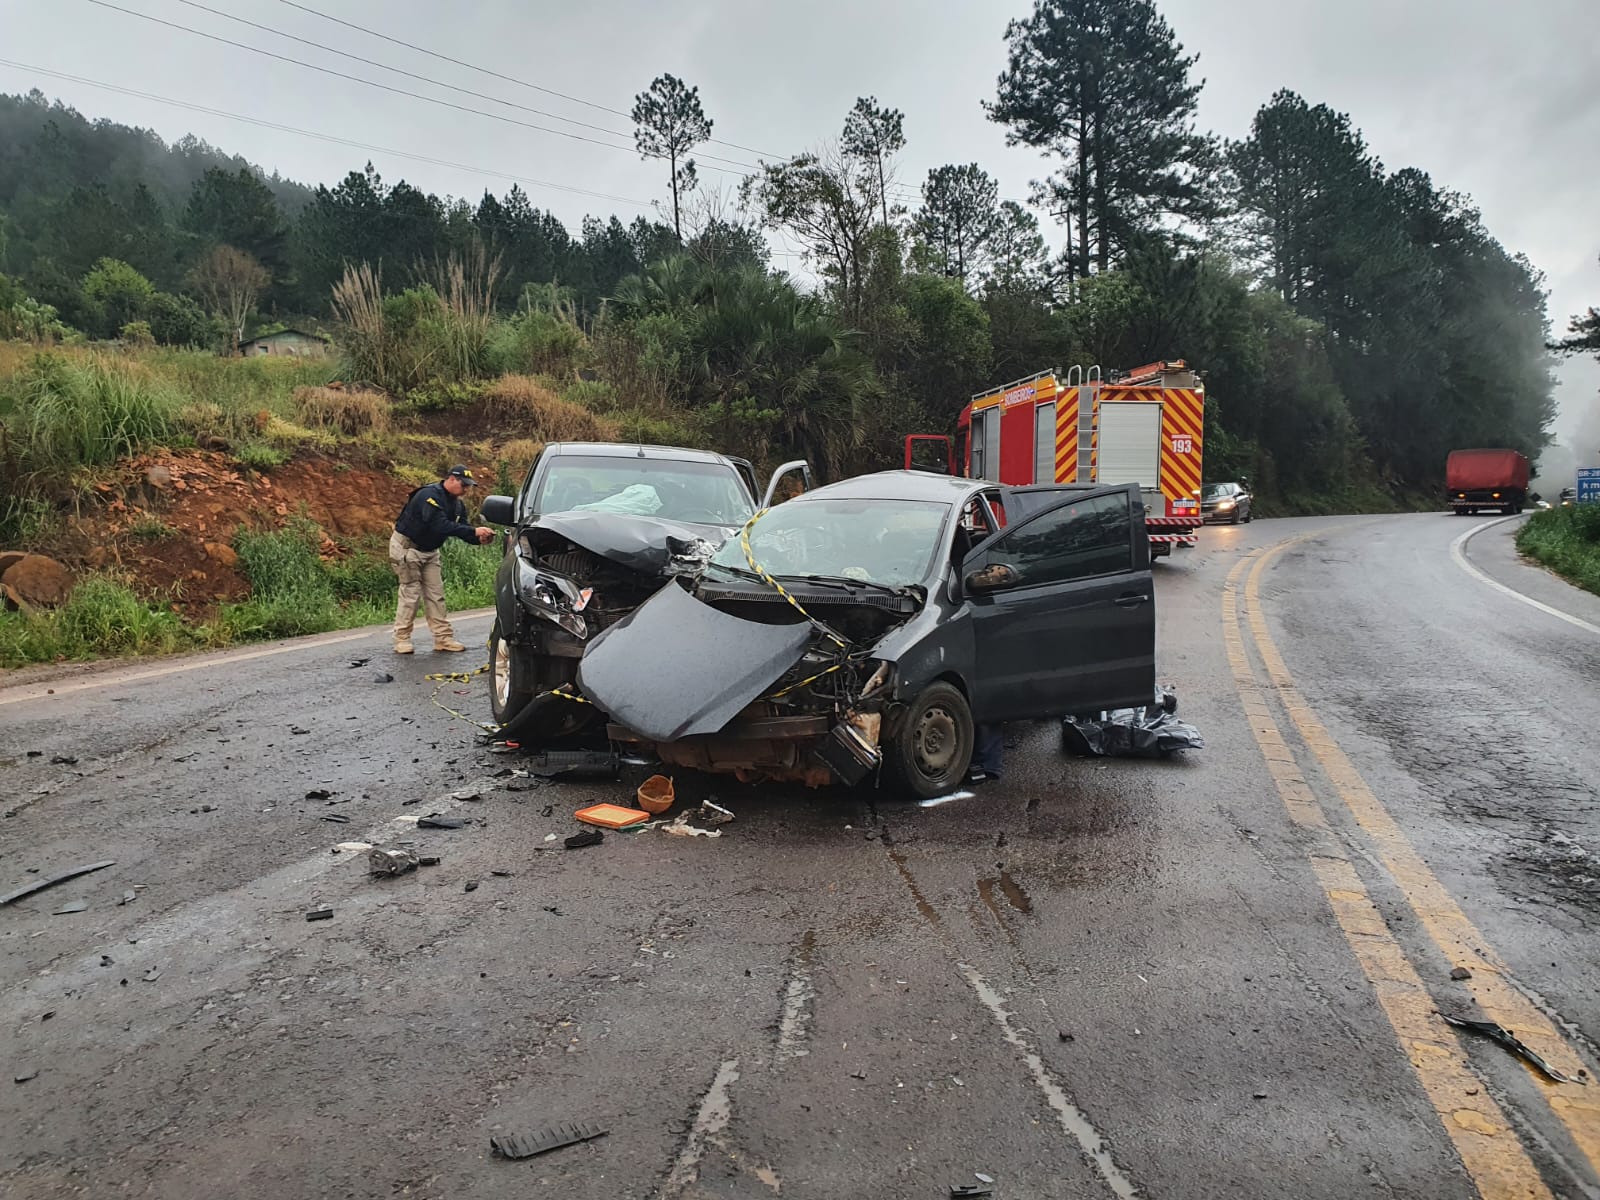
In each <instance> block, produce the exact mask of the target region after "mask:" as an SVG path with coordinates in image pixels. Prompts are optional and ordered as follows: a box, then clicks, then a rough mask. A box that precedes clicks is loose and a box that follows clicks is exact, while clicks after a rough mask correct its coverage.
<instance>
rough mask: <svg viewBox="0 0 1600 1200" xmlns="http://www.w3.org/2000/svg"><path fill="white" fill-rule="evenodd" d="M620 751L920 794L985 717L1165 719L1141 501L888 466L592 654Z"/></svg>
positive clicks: (755, 542) (728, 549)
mask: <svg viewBox="0 0 1600 1200" xmlns="http://www.w3.org/2000/svg"><path fill="white" fill-rule="evenodd" d="M576 666H577V671H576V689H577V690H576V694H577V695H579V696H581V697H583V698H584V699H585V700H586V701H588V702H589V703H590V704H591V705H592V706H593V707H594V708H595V709H596V710H601V711H604V712H605V713H606V714H607V717H608V724H607V732H608V735H609V736H610V738H611V740H612V741H614V742H617V743H621V744H623V745H628V746H631V747H634V748H636V749H637V750H639V751H641V752H644V753H648V754H653V755H655V756H656V757H658V758H659V759H660V760H662V761H663V762H666V763H670V764H675V765H680V766H686V767H694V768H699V769H701V770H708V771H721V772H730V773H733V774H736V775H738V776H739V777H740V778H741V779H745V780H748V781H757V780H776V779H787V780H799V781H803V782H805V783H809V784H824V783H829V782H834V781H843V782H847V783H855V782H859V781H861V780H863V779H866V778H868V777H869V776H872V775H874V774H875V773H879V772H881V774H882V775H883V776H884V777H885V778H886V780H887V781H888V782H890V783H891V784H892V785H894V786H895V787H896V788H897V789H899V790H902V791H905V792H908V793H910V794H912V795H914V796H918V797H925V798H926V797H933V796H938V795H941V794H944V793H946V792H948V791H950V790H951V789H952V788H954V787H955V786H957V785H958V784H959V783H960V781H961V780H962V779H963V777H964V776H965V773H966V770H967V767H968V763H969V760H970V758H971V754H972V747H973V738H974V722H975V721H984V722H999V721H1009V720H1017V719H1024V718H1033V717H1061V716H1065V715H1069V714H1089V713H1096V712H1099V711H1101V710H1106V709H1115V708H1123V707H1131V706H1135V705H1141V704H1146V703H1148V702H1149V698H1150V696H1151V694H1152V692H1153V690H1154V686H1155V602H1154V593H1153V589H1152V581H1151V575H1150V549H1149V543H1148V541H1147V540H1146V536H1145V531H1144V510H1143V503H1142V499H1141V497H1140V494H1139V489H1138V487H1137V486H1134V485H1127V486H1121V487H1094V486H1089V487H1083V486H1079V487H1058V486H1038V487H1024V488H1004V487H999V486H997V485H995V484H992V483H988V482H985V481H983V480H965V479H951V478H948V477H945V476H940V475H931V474H924V473H921V472H911V471H888V472H883V473H881V474H876V475H868V476H864V477H861V478H858V479H852V480H849V481H846V482H844V483H838V484H834V485H831V486H828V487H824V488H820V489H817V490H815V491H811V492H807V493H806V494H804V495H802V496H800V497H798V498H796V499H794V500H790V501H788V502H787V503H785V504H782V505H780V506H778V507H776V508H773V509H771V510H770V511H768V512H766V513H764V514H763V515H761V516H759V517H758V518H756V519H755V520H753V521H752V522H750V523H747V524H746V525H745V527H744V528H743V529H741V530H740V531H739V533H738V534H737V535H735V536H733V537H730V538H728V539H727V540H725V541H723V542H722V543H721V545H720V548H717V549H715V550H713V551H712V552H710V553H709V554H708V555H706V556H705V557H704V558H703V559H702V560H700V561H699V562H696V563H695V564H694V565H693V566H689V565H687V564H686V565H685V569H684V570H682V571H680V572H678V573H677V574H676V576H675V577H673V578H670V579H668V581H667V582H666V583H665V584H663V585H661V586H660V587H659V588H658V589H657V590H656V591H655V592H654V594H653V595H651V596H650V597H649V599H648V600H646V601H645V602H644V603H643V604H642V605H640V606H639V607H638V608H637V609H636V610H635V611H633V612H632V613H630V614H629V615H627V616H624V617H622V618H621V619H620V620H617V621H616V622H615V623H612V624H609V625H608V626H607V627H606V628H604V629H603V630H602V631H601V632H600V633H599V635H598V636H596V637H594V638H593V639H592V640H590V641H589V642H588V643H587V645H585V646H584V647H583V648H582V653H581V657H580V658H579V660H578V662H577V664H576Z"/></svg>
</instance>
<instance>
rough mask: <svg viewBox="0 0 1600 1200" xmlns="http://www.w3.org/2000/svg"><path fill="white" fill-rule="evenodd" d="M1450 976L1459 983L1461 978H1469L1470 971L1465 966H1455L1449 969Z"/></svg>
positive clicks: (1470, 975) (1470, 976)
mask: <svg viewBox="0 0 1600 1200" xmlns="http://www.w3.org/2000/svg"><path fill="white" fill-rule="evenodd" d="M1450 978H1451V979H1454V980H1455V981H1456V982H1457V983H1460V982H1461V981H1462V980H1463V979H1471V978H1472V972H1471V971H1469V970H1467V968H1466V967H1456V968H1454V969H1453V970H1451V972H1450Z"/></svg>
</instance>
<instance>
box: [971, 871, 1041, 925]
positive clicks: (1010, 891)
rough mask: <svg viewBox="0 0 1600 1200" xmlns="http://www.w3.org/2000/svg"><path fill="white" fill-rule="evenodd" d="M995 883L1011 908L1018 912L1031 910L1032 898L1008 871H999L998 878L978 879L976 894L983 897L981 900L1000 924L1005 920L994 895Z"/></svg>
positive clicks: (1029, 911)
mask: <svg viewBox="0 0 1600 1200" xmlns="http://www.w3.org/2000/svg"><path fill="white" fill-rule="evenodd" d="M996 884H998V885H999V887H1000V894H1001V895H1003V896H1004V897H1005V898H1006V903H1007V904H1009V905H1011V907H1012V908H1014V909H1016V910H1017V911H1018V912H1019V913H1031V912H1032V911H1033V900H1032V898H1031V897H1029V895H1028V893H1027V892H1025V891H1024V890H1023V888H1022V885H1021V884H1020V883H1018V882H1017V881H1016V880H1015V879H1013V878H1012V877H1011V872H1010V871H1001V872H1000V878H999V879H980V880H978V895H979V896H981V897H983V902H984V903H985V904H986V905H988V906H989V911H990V912H992V913H994V915H995V919H996V920H999V921H1000V923H1001V924H1002V925H1003V924H1005V922H1004V920H1003V919H1002V918H1001V916H1000V905H999V903H998V902H997V901H996V900H995V897H994V893H995V885H996Z"/></svg>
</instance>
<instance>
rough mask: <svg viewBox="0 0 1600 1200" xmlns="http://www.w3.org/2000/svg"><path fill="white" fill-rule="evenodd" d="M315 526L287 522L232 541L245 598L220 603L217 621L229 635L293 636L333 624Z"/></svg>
mask: <svg viewBox="0 0 1600 1200" xmlns="http://www.w3.org/2000/svg"><path fill="white" fill-rule="evenodd" d="M319 540H320V539H319V537H318V534H317V529H316V526H314V525H313V524H311V522H309V521H305V520H293V521H291V522H290V523H289V525H288V527H287V528H285V529H280V530H276V531H271V532H255V531H251V530H241V531H240V533H239V535H238V536H237V537H236V538H235V539H234V544H233V545H234V549H235V550H237V551H238V553H239V569H240V571H242V572H243V574H244V577H245V578H246V579H248V580H249V581H250V598H249V599H248V600H246V601H244V602H243V603H240V604H226V605H223V607H222V610H221V612H220V613H219V616H218V620H219V623H220V624H221V625H222V627H223V628H224V629H225V630H226V631H227V632H228V634H229V635H230V637H231V638H233V639H235V640H237V639H243V638H280V637H295V636H297V635H299V634H304V633H325V632H327V631H328V630H330V629H333V628H336V627H337V621H336V614H335V610H336V608H337V602H336V600H335V597H334V594H333V585H332V584H331V583H330V582H329V580H328V577H327V575H326V573H325V572H324V571H323V569H322V561H321V559H320V558H318V556H317V545H318V542H319Z"/></svg>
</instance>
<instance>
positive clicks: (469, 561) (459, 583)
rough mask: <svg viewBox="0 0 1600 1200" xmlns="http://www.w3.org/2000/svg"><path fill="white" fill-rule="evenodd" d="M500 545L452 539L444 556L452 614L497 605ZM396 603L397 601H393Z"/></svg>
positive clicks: (441, 559) (441, 562)
mask: <svg viewBox="0 0 1600 1200" xmlns="http://www.w3.org/2000/svg"><path fill="white" fill-rule="evenodd" d="M500 558H501V555H500V545H499V543H498V542H490V543H489V544H488V545H487V546H469V545H468V544H467V543H466V542H462V541H457V540H456V539H455V538H451V539H450V540H449V541H448V542H446V543H445V544H444V546H443V548H442V550H441V553H440V564H439V565H440V566H441V567H442V568H443V570H444V600H445V604H446V606H447V607H449V608H450V609H451V611H459V610H461V609H466V608H487V607H488V606H489V605H491V604H493V603H494V577H495V572H497V571H498V570H499V569H500ZM390 603H391V604H393V601H390Z"/></svg>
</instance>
